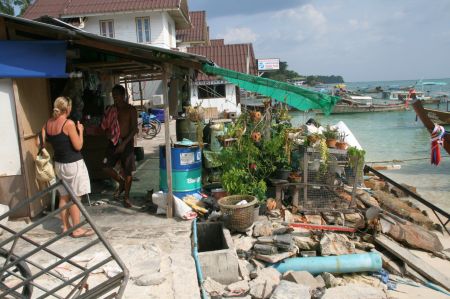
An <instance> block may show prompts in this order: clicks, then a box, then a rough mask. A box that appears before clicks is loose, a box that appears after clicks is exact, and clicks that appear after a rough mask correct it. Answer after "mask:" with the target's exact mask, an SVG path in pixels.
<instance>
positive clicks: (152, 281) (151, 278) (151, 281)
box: [134, 272, 166, 286]
mask: <svg viewBox="0 0 450 299" xmlns="http://www.w3.org/2000/svg"><path fill="white" fill-rule="evenodd" d="M165 280H166V278H165V277H164V276H163V275H162V274H161V273H159V272H158V273H151V274H142V275H141V276H139V277H137V278H135V279H134V284H135V285H138V286H155V285H160V284H161V283H163V282H164V281H165Z"/></svg>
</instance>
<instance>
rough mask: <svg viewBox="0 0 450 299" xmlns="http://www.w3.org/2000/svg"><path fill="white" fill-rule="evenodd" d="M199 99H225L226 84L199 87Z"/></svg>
mask: <svg viewBox="0 0 450 299" xmlns="http://www.w3.org/2000/svg"><path fill="white" fill-rule="evenodd" d="M198 98H199V99H215V98H225V84H216V85H199V86H198Z"/></svg>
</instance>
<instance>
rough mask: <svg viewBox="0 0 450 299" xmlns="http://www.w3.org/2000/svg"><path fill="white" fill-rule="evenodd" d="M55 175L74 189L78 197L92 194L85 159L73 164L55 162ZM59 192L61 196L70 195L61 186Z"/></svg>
mask: <svg viewBox="0 0 450 299" xmlns="http://www.w3.org/2000/svg"><path fill="white" fill-rule="evenodd" d="M55 173H56V176H57V177H58V178H59V179H61V180H63V181H64V182H66V183H67V185H69V186H70V188H72V190H73V192H74V193H75V195H76V196H83V195H85V194H88V193H91V182H90V180H89V173H88V170H87V167H86V164H85V163H84V160H83V159H81V160H78V161H76V162H72V163H59V162H55ZM57 190H58V191H59V194H60V195H61V196H64V195H68V194H69V193H68V192H67V190H66V189H65V188H64V186H59V187H58V189H57Z"/></svg>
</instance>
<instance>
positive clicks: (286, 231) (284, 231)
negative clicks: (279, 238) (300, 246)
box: [272, 227, 294, 235]
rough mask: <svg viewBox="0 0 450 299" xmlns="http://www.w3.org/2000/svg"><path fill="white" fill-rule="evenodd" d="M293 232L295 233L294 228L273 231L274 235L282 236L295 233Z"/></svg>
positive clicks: (280, 228) (281, 228)
mask: <svg viewBox="0 0 450 299" xmlns="http://www.w3.org/2000/svg"><path fill="white" fill-rule="evenodd" d="M293 231H294V229H293V228H292V227H279V228H276V229H274V230H273V231H272V233H273V234H274V235H282V234H288V233H291V232H293Z"/></svg>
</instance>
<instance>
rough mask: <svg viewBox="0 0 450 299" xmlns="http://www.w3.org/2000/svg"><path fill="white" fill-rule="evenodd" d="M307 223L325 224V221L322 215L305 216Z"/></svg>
mask: <svg viewBox="0 0 450 299" xmlns="http://www.w3.org/2000/svg"><path fill="white" fill-rule="evenodd" d="M305 218H306V221H307V222H308V223H311V224H318V225H321V224H324V220H323V219H322V216H321V215H305Z"/></svg>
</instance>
